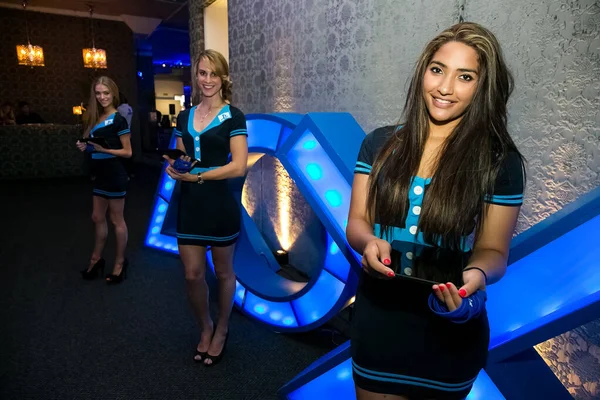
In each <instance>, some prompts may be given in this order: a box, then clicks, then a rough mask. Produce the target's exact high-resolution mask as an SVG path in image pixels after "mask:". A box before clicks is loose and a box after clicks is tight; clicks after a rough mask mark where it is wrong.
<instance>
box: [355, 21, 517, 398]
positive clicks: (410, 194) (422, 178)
mask: <svg viewBox="0 0 600 400" xmlns="http://www.w3.org/2000/svg"><path fill="white" fill-rule="evenodd" d="M511 91H512V78H511V75H510V73H509V71H508V69H507V67H506V65H505V62H504V59H503V56H502V53H501V49H500V46H499V44H498V42H497V40H496V38H495V37H494V35H493V34H492V33H491V32H489V31H488V30H487V29H485V28H483V27H481V26H480V25H477V24H474V23H461V24H458V25H455V26H453V27H451V28H449V29H447V30H445V31H444V32H442V33H441V34H439V35H438V36H437V37H436V38H435V39H433V40H432V41H431V42H430V43H429V44H428V45H427V46H426V47H425V50H424V52H423V54H422V55H421V57H420V58H419V60H418V62H417V66H416V70H415V73H414V75H413V77H412V81H411V85H410V88H409V92H408V95H407V100H406V104H405V108H404V120H405V122H404V123H403V124H402V125H400V126H397V127H386V128H379V129H376V130H375V131H373V132H371V133H370V134H368V135H367V136H366V138H365V139H364V142H363V144H362V148H361V150H360V154H359V157H358V161H357V164H356V169H355V176H354V183H353V186H352V202H351V206H350V213H349V219H348V226H347V230H346V234H347V237H348V241H349V243H350V244H351V246H352V247H353V248H354V249H355V250H356V251H358V252H359V253H361V254H362V255H363V258H362V265H363V273H362V275H361V278H360V284H359V289H358V292H357V296H356V302H355V305H354V311H355V316H354V319H353V332H352V341H351V349H352V360H353V376H354V382H355V385H356V393H357V398H358V399H359V400H365V399H369V400H370V399H383V398H386V399H463V398H465V397H466V396H467V394H468V393H469V391H470V390H471V387H472V385H473V382H474V381H475V378H476V377H477V375H478V373H479V371H480V370H481V368H483V367H484V365H485V362H486V357H487V351H488V345H489V327H488V320H487V315H486V313H485V307H484V306H483V307H479V311H478V312H473V314H472V315H471V316H470V317H469V318H468V319H467V320H464V319H463V320H461V321H458V320H453V318H451V317H450V315H452V314H451V312H453V311H455V313H454V314H456V312H461V311H462V310H464V309H468V307H473V304H476V303H478V304H480V305H481V304H484V302H483V301H479V302H477V301H476V300H477V299H479V300H481V299H482V298H484V296H485V292H483V291H484V290H485V288H486V284H492V283H494V282H496V281H498V280H499V279H500V278H502V276H503V275H504V273H505V271H506V263H507V259H508V252H509V245H510V241H511V238H512V236H513V232H514V229H515V224H516V222H517V217H518V215H519V210H520V205H521V204H522V201H523V185H524V168H523V158H522V156H521V154H520V153H519V151H518V150H517V148H516V146H515V144H514V142H513V140H512V139H511V137H510V135H509V133H508V131H507V126H506V118H507V117H506V115H507V110H506V102H507V101H508V98H509V96H510V93H511ZM394 241H399V242H401V243H412V244H411V245H414V246H431V247H433V248H438V249H439V248H443V249H449V250H451V251H456V252H459V254H461V255H462V254H464V255H465V256H466V257H465V258H466V259H467V260H468V263H467V265H466V267H465V268H464V269H463V270H462V281H463V282H464V284H463V285H460V284H459V287H457V286H456V285H455V284H454V283H451V282H449V283H440V284H436V285H429V286H423V285H420V284H416V283H415V281H411V280H410V279H401V278H398V277H396V276H395V275H396V274H395V271H393V270H392V268H390V267H393V265H391V264H392V262H391V260H392V259H393V258H392V257H391V255H392V254H393V253H392V245H391V243H392V242H394ZM405 254H406V257H407V258H408V259H412V258H413V253H412V252H406V253H405ZM407 261H408V260H407ZM406 274H410V270H408V272H406ZM459 274H461V272H460V271H459ZM432 293H433V296H432V297H431V298H430V295H431V294H432ZM467 299H468V300H469V301H467ZM436 302H437V304H438V306H439V307H441V308H443V309H444V313H442V315H440V314H436V313H434V312H433V311H432V310H433V309H434V308H431V307H432V306H431V304H433V303H436ZM474 302H475V303H474ZM458 322H461V323H458Z"/></svg>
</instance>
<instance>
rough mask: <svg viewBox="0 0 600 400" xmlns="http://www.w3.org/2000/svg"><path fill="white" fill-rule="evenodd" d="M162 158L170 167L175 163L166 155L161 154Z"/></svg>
mask: <svg viewBox="0 0 600 400" xmlns="http://www.w3.org/2000/svg"><path fill="white" fill-rule="evenodd" d="M162 158H164V159H165V160H167V162H168V163H169V165H170V166H173V163H174V162H175V160H173V159H172V158H171V157H169V156H168V155H166V154H163V156H162Z"/></svg>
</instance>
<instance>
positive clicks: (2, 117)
mask: <svg viewBox="0 0 600 400" xmlns="http://www.w3.org/2000/svg"><path fill="white" fill-rule="evenodd" d="M16 123H17V121H16V118H15V110H14V108H13V105H12V104H11V103H10V102H8V101H5V102H4V103H2V106H1V107H0V125H15V124H16Z"/></svg>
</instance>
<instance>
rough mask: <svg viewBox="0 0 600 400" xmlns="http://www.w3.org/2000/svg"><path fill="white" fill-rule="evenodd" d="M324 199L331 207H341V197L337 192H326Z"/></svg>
mask: <svg viewBox="0 0 600 400" xmlns="http://www.w3.org/2000/svg"><path fill="white" fill-rule="evenodd" d="M325 198H326V199H327V201H328V202H329V204H331V206H332V207H339V206H341V205H342V195H341V194H340V192H338V191H337V190H328V191H326V192H325Z"/></svg>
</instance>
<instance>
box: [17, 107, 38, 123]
mask: <svg viewBox="0 0 600 400" xmlns="http://www.w3.org/2000/svg"><path fill="white" fill-rule="evenodd" d="M43 123H45V121H44V120H43V119H42V117H40V115H39V114H38V113H35V112H33V111H31V105H30V104H29V103H28V102H26V101H20V102H19V113H18V114H17V125H25V124H43Z"/></svg>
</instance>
